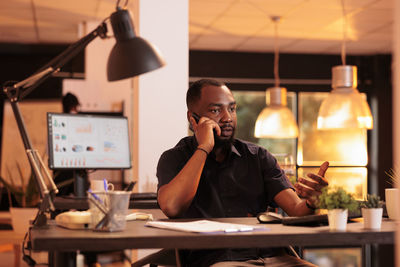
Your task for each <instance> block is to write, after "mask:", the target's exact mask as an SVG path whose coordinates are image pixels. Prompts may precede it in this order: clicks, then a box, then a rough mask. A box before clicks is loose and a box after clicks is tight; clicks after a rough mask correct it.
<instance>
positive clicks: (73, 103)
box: [62, 93, 80, 113]
mask: <svg viewBox="0 0 400 267" xmlns="http://www.w3.org/2000/svg"><path fill="white" fill-rule="evenodd" d="M62 105H63V112H64V113H70V111H71V110H72V109H73V108H76V107H77V106H79V105H80V103H79V100H78V98H77V97H76V96H75V95H74V94H71V93H67V94H66V95H65V96H64V97H63V99H62Z"/></svg>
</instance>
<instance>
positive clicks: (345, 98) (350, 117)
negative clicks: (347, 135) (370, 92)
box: [317, 65, 373, 130]
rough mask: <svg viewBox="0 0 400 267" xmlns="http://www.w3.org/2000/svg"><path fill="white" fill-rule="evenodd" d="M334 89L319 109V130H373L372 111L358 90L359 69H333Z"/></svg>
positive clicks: (349, 67)
mask: <svg viewBox="0 0 400 267" xmlns="http://www.w3.org/2000/svg"><path fill="white" fill-rule="evenodd" d="M332 88H333V90H332V91H331V92H330V93H329V95H328V97H327V98H326V99H325V100H324V101H323V102H322V104H321V107H320V109H319V113H318V121H317V126H318V129H321V130H324V129H349V128H353V129H354V128H364V129H372V127H373V119H372V115H371V110H370V108H369V106H368V103H367V101H366V100H365V97H363V95H361V94H360V92H359V91H358V90H357V68H356V67H355V66H348V65H345V66H336V67H333V68H332Z"/></svg>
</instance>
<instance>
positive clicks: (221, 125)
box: [157, 79, 329, 266]
mask: <svg viewBox="0 0 400 267" xmlns="http://www.w3.org/2000/svg"><path fill="white" fill-rule="evenodd" d="M186 103H187V108H188V111H187V118H188V120H189V122H190V125H191V129H192V130H193V132H194V136H188V137H185V138H183V139H181V140H180V141H179V143H178V144H177V145H176V146H175V147H174V148H172V149H169V150H167V151H166V152H164V153H163V154H162V156H161V158H160V160H159V162H158V167H157V177H158V181H159V184H158V203H159V205H160V208H161V209H162V211H163V212H164V213H165V215H167V216H168V217H170V218H223V217H246V216H256V215H257V214H258V213H260V212H263V211H265V210H266V208H267V206H268V205H271V204H272V203H276V204H277V205H278V206H279V207H281V208H282V209H283V210H284V211H285V212H286V213H287V214H288V215H290V216H302V215H307V214H311V213H313V212H314V207H315V206H314V205H315V203H314V202H315V199H314V198H313V196H316V195H318V194H320V193H321V189H322V188H323V187H324V186H326V185H328V182H327V181H326V180H325V178H324V174H325V172H326V169H327V168H328V165H329V164H328V162H325V163H323V164H322V165H321V168H320V170H319V173H318V175H317V174H309V177H310V178H311V179H312V180H306V179H304V178H300V179H299V183H297V184H295V185H294V187H293V186H292V184H291V183H290V182H289V180H288V179H287V177H286V176H285V174H284V172H283V170H282V169H281V168H280V167H279V165H278V163H277V161H276V159H275V158H274V157H273V156H272V155H271V154H270V153H269V152H268V151H267V150H266V149H264V148H262V147H260V146H258V145H255V144H252V143H249V142H245V141H242V140H238V139H235V138H234V133H235V128H236V102H235V99H234V98H233V95H232V93H231V91H230V90H229V89H228V87H226V86H225V85H224V84H222V83H220V82H218V81H215V80H210V79H203V80H199V81H196V82H195V83H193V84H192V85H191V86H190V88H189V89H188V91H187V95H186ZM304 185H306V186H304ZM294 188H295V190H296V191H295V190H294ZM296 193H297V194H296ZM299 196H301V197H302V198H303V199H301V198H300V197H299ZM183 258H184V263H185V265H187V266H210V265H213V264H214V265H213V266H260V264H261V265H262V266H264V264H265V266H271V265H273V264H277V265H276V266H314V265H312V264H310V263H308V262H306V261H304V260H301V259H297V258H295V257H292V256H289V255H287V254H285V253H282V249H276V248H267V249H265V248H257V249H218V250H215V249H214V250H192V251H184V255H183ZM279 264H280V265H279ZM273 266H275V265H273Z"/></svg>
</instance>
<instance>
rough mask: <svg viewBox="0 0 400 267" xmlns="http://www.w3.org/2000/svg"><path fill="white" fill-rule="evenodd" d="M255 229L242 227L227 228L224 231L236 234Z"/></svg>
mask: <svg viewBox="0 0 400 267" xmlns="http://www.w3.org/2000/svg"><path fill="white" fill-rule="evenodd" d="M253 230H254V228H253V227H251V226H248V227H240V228H227V229H225V230H224V232H225V233H235V232H246V231H253Z"/></svg>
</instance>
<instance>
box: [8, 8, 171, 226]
mask: <svg viewBox="0 0 400 267" xmlns="http://www.w3.org/2000/svg"><path fill="white" fill-rule="evenodd" d="M118 2H119V1H118ZM110 19H111V25H112V28H113V31H114V36H115V39H116V44H115V46H114V47H113V49H112V51H111V53H110V55H109V58H108V64H107V76H108V80H109V81H118V80H122V79H125V78H130V77H134V76H137V75H140V74H143V73H146V72H149V71H152V70H154V69H157V68H160V67H162V66H164V65H165V62H164V60H163V59H162V57H161V55H160V53H159V51H158V50H157V49H156V48H155V47H154V46H152V45H151V44H150V43H149V42H147V41H146V40H144V39H142V38H140V37H138V36H136V34H135V31H134V27H133V23H132V20H131V17H130V15H129V12H128V11H127V10H124V9H121V8H120V7H119V6H118V3H117V11H116V12H114V13H112V14H111V16H110ZM107 20H108V18H107V19H105V20H104V21H103V22H102V23H101V24H100V25H99V26H98V27H97V28H96V29H95V30H93V31H92V32H90V33H89V34H87V35H86V36H84V37H83V38H81V39H80V40H78V41H77V42H75V43H73V44H72V45H70V46H69V47H68V48H67V49H66V50H65V51H64V52H62V53H61V54H60V55H58V56H57V57H55V58H54V59H52V60H51V61H50V62H49V63H47V64H46V65H45V66H43V67H42V68H41V69H40V70H38V71H37V72H36V73H35V74H33V75H32V76H30V77H28V78H27V79H25V80H23V81H21V82H17V83H14V82H7V83H6V84H5V85H4V87H3V91H4V92H5V94H6V95H7V98H8V99H9V100H10V103H11V107H12V110H13V113H14V117H15V120H16V122H17V125H18V129H19V132H20V134H21V137H22V142H23V143H24V147H25V150H26V153H27V156H28V160H29V163H30V165H31V168H32V169H33V171H34V173H35V178H36V183H37V185H38V187H39V192H40V197H41V199H42V202H41V204H40V208H39V212H38V215H37V216H36V218H35V221H34V223H33V224H34V226H43V225H46V224H47V217H46V212H48V211H49V210H52V211H53V210H54V203H53V198H54V195H55V194H57V192H58V189H57V187H56V185H55V184H54V182H53V179H52V177H51V176H50V172H49V170H48V168H47V166H46V165H45V164H44V163H43V160H42V158H41V157H40V155H39V153H38V152H37V150H35V149H33V147H32V143H31V141H30V138H29V136H28V133H27V130H26V127H25V123H24V121H23V118H22V116H21V112H20V109H19V106H18V102H19V101H21V100H22V99H23V98H24V97H26V96H27V95H28V94H29V93H31V92H32V91H33V90H34V89H35V88H37V87H38V86H39V84H41V83H42V82H43V81H45V80H46V79H47V78H49V77H50V76H51V75H52V74H53V73H56V72H58V71H59V70H60V68H61V67H62V66H64V65H65V64H66V63H67V62H68V61H69V60H71V59H72V58H74V57H75V56H76V55H77V54H78V53H79V52H80V51H82V50H83V49H84V48H85V47H86V46H87V45H88V44H89V43H90V42H91V41H93V40H94V39H95V38H96V37H98V36H100V37H101V38H103V39H104V38H107V25H106V23H105V21H107ZM45 179H46V180H47V182H48V183H49V186H50V189H49V188H48V187H47V185H46V182H45V181H46V180H45Z"/></svg>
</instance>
